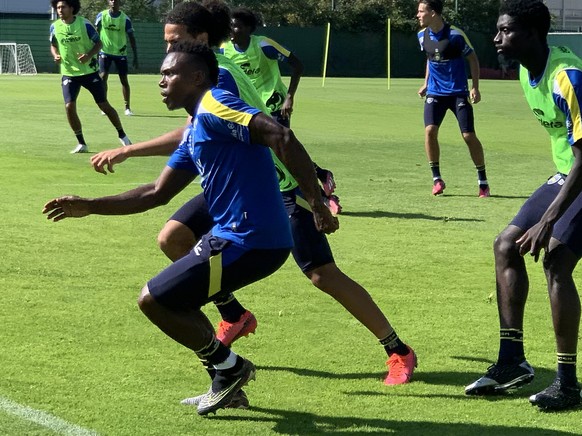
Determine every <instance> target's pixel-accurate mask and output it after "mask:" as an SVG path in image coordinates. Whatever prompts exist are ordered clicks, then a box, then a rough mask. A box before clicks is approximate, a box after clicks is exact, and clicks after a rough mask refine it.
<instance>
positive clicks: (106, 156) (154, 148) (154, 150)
mask: <svg viewBox="0 0 582 436" xmlns="http://www.w3.org/2000/svg"><path fill="white" fill-rule="evenodd" d="M183 134H184V128H183V127H180V128H178V129H176V130H173V131H171V132H168V133H166V134H164V135H162V136H158V137H157V138H154V139H150V140H149V141H144V142H138V143H136V144H131V145H126V146H124V147H119V148H113V149H111V150H105V151H102V152H100V153H97V154H96V155H94V156H92V157H91V165H93V169H94V170H95V171H97V172H98V173H101V174H107V172H110V173H113V172H115V171H114V170H113V166H114V165H117V164H120V163H121V162H123V161H125V160H127V159H129V158H130V157H138V156H142V157H143V156H169V155H171V154H172V153H173V152H174V150H176V148H177V147H178V145H179V144H180V141H181V140H182V135H183Z"/></svg>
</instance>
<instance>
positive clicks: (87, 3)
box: [80, 0, 159, 21]
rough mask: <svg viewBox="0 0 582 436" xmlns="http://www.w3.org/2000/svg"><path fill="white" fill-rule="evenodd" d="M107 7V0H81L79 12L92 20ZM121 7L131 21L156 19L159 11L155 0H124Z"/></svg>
mask: <svg viewBox="0 0 582 436" xmlns="http://www.w3.org/2000/svg"><path fill="white" fill-rule="evenodd" d="M108 7H109V5H108V2H107V0H81V11H80V14H81V15H82V16H84V17H85V18H87V19H88V20H90V21H94V20H95V17H96V16H97V14H98V13H99V12H101V11H103V10H105V9H107V8H108ZM121 9H122V10H123V12H125V13H126V14H127V15H128V16H129V17H130V18H131V19H132V21H158V19H159V12H158V8H157V7H156V1H155V0H125V1H122V2H121Z"/></svg>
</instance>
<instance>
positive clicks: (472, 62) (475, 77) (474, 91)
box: [467, 51, 481, 104]
mask: <svg viewBox="0 0 582 436" xmlns="http://www.w3.org/2000/svg"><path fill="white" fill-rule="evenodd" d="M467 61H468V62H469V69H470V70H471V82H472V85H473V86H472V87H471V90H470V91H469V94H470V95H469V97H470V98H471V103H473V104H477V103H479V102H480V101H481V92H479V58H477V55H476V54H475V52H474V51H473V52H471V53H470V54H469V55H468V56H467Z"/></svg>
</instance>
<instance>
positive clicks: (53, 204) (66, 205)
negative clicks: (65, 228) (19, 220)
mask: <svg viewBox="0 0 582 436" xmlns="http://www.w3.org/2000/svg"><path fill="white" fill-rule="evenodd" d="M42 213H44V214H47V217H46V218H47V219H48V220H53V221H54V222H57V221H60V220H64V219H65V218H81V217H84V216H87V215H89V207H88V203H87V200H86V199H84V198H81V197H77V196H74V195H69V196H66V197H59V198H54V199H52V200H51V201H49V202H48V203H47V204H45V205H44V208H43V209H42Z"/></svg>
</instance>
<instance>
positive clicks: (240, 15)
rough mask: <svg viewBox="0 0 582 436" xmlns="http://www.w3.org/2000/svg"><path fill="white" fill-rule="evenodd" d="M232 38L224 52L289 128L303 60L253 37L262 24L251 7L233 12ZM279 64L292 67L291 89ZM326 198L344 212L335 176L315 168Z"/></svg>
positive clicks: (275, 45)
mask: <svg viewBox="0 0 582 436" xmlns="http://www.w3.org/2000/svg"><path fill="white" fill-rule="evenodd" d="M232 24H233V25H232V39H231V41H229V42H227V43H225V44H224V45H223V46H222V47H221V52H222V53H223V54H224V55H225V56H226V57H228V58H229V59H232V60H233V61H234V62H235V63H236V64H237V65H238V66H240V67H241V68H242V70H243V71H244V72H245V73H246V74H247V76H248V77H249V79H251V82H252V83H253V85H254V86H255V88H257V91H258V92H259V95H260V96H261V99H262V100H263V102H264V103H265V104H266V105H267V107H268V108H269V110H270V111H271V116H273V117H274V118H275V119H276V120H277V121H278V122H279V123H281V124H283V125H284V126H285V127H289V126H290V122H291V115H292V114H293V104H294V99H295V92H296V91H297V87H298V86H299V80H300V78H301V75H302V74H303V64H302V62H301V60H300V59H299V58H298V57H297V56H296V55H295V54H294V53H292V52H290V51H289V50H287V49H286V48H285V47H283V46H281V45H280V44H278V43H277V42H275V41H273V40H272V39H270V38H267V37H265V36H258V35H253V33H254V31H255V30H256V28H257V26H258V25H259V24H260V20H259V17H258V16H257V15H256V14H255V13H254V12H253V11H251V10H250V9H248V8H244V7H241V8H236V9H234V10H233V12H232ZM279 62H285V63H288V64H289V66H290V67H291V70H292V72H291V79H290V81H289V88H287V87H286V86H285V84H284V83H283V80H282V79H281V71H280V70H279ZM315 170H316V172H317V177H318V178H319V180H320V181H321V184H322V186H323V191H324V193H325V196H326V197H327V200H326V202H327V204H328V206H329V208H330V210H331V211H332V212H333V213H334V214H338V213H340V212H341V209H342V208H341V206H340V204H339V198H338V197H337V196H336V195H333V192H334V190H335V187H336V185H335V181H334V178H333V173H332V172H331V171H329V170H326V169H323V168H321V167H319V166H318V165H317V164H316V165H315Z"/></svg>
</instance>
